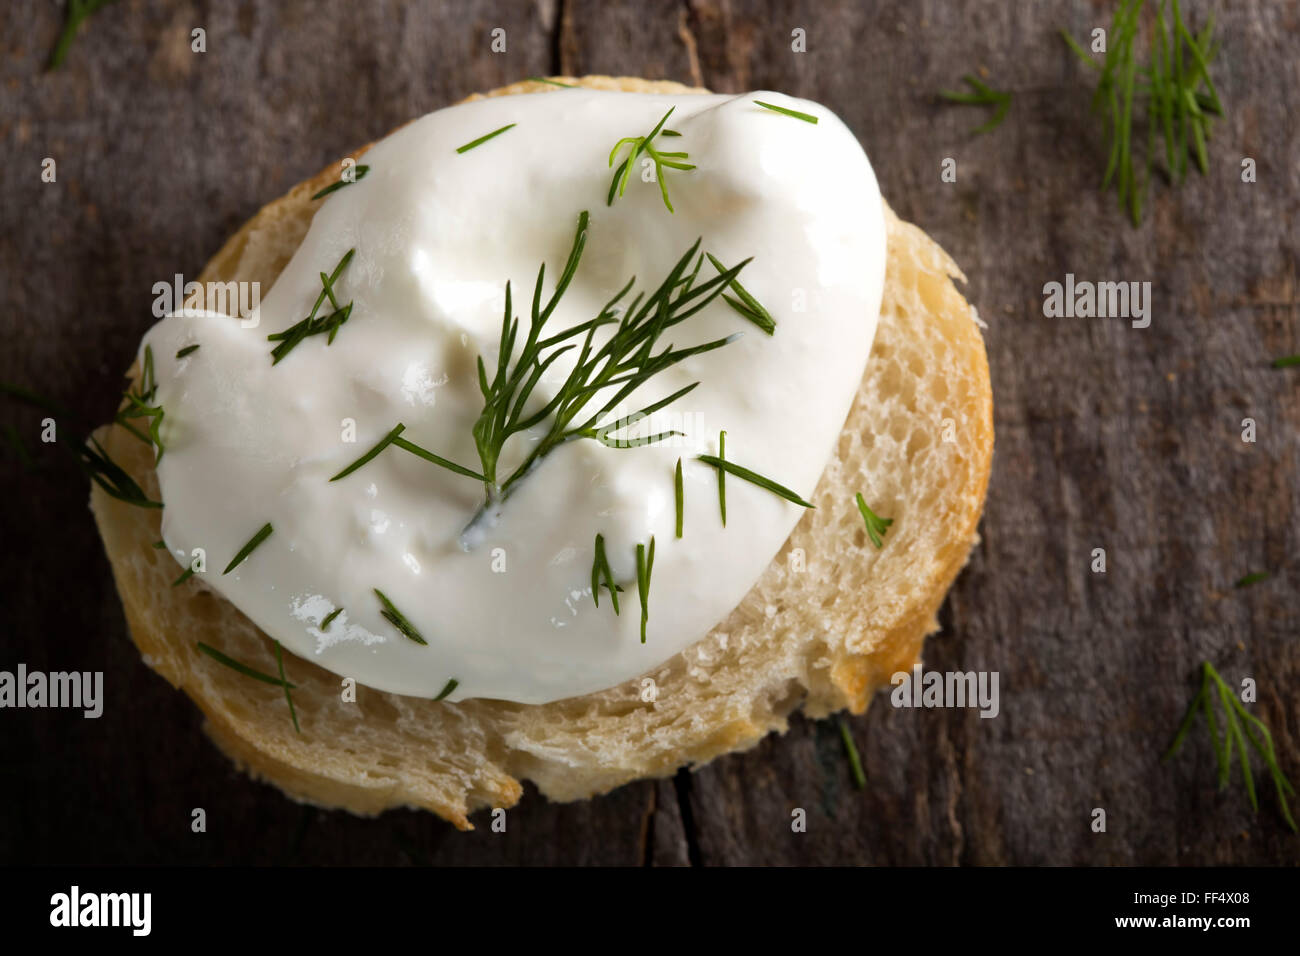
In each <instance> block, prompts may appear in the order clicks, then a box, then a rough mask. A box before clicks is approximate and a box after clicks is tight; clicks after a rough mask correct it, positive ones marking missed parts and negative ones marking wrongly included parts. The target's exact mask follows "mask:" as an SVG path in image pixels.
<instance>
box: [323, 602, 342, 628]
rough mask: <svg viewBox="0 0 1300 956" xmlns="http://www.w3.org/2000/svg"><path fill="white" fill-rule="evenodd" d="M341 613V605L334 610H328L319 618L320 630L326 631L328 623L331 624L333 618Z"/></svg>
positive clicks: (328, 626)
mask: <svg viewBox="0 0 1300 956" xmlns="http://www.w3.org/2000/svg"><path fill="white" fill-rule="evenodd" d="M342 613H343V608H341V607H336V608H335V609H334V610H332V611H330V612H329V613H328V614H326V615H325V617H324V618H323V619H322V620H321V622H320V629H321V630H322V631H328V630H329V628H330V625H331V624H332V623H334V619H335V618H336V617H338V616H339V615H340V614H342Z"/></svg>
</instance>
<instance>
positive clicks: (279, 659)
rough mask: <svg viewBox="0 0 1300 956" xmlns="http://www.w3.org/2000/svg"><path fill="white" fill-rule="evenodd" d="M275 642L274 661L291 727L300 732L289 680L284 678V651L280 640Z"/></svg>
mask: <svg viewBox="0 0 1300 956" xmlns="http://www.w3.org/2000/svg"><path fill="white" fill-rule="evenodd" d="M273 643H274V644H275V663H276V665H277V666H278V667H279V668H280V683H281V684H283V685H284V699H285V700H286V701H288V702H289V716H290V717H292V718H293V729H294V730H295V731H297V732H298V733H302V728H301V727H299V726H298V710H297V708H295V707H294V706H293V696H292V695H291V694H290V693H289V682H288V681H287V680H285V678H284V652H283V651H281V649H280V642H279V641H274V642H273Z"/></svg>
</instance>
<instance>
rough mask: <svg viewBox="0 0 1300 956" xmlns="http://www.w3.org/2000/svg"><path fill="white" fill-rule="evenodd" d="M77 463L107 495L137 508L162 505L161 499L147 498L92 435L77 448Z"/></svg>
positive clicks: (159, 506)
mask: <svg viewBox="0 0 1300 956" xmlns="http://www.w3.org/2000/svg"><path fill="white" fill-rule="evenodd" d="M92 445H93V446H94V447H93V448H92V447H91V446H92ZM77 464H78V465H80V466H81V470H82V471H84V472H85V473H86V475H87V477H89V478H90V480H91V481H93V482H94V483H95V484H97V485H99V487H100V488H102V489H103V490H104V493H105V494H107V495H109V497H112V498H116V499H117V500H118V501H125V502H126V503H127V504H130V505H135V506H137V507H139V508H161V507H162V506H163V505H162V502H161V501H151V500H150V499H149V497H148V496H147V495H146V494H145V493H144V490H143V489H141V487H140V486H139V485H138V484H136V483H135V480H134V479H133V478H132V477H131V476H130V475H128V474H127V473H126V472H125V471H123V470H122V468H121V467H120V466H119V465H118V464H117V463H116V462H114V461H113V459H111V458H110V457H109V456H108V452H106V451H104V447H103V446H102V445H101V444H100V443H99V442H98V441H97V440H96V439H95V437H94V436H93V435H92V436H91V437H90V438H89V439H87V444H84V445H81V446H79V447H78V448H77Z"/></svg>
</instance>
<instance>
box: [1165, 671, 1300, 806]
mask: <svg viewBox="0 0 1300 956" xmlns="http://www.w3.org/2000/svg"><path fill="white" fill-rule="evenodd" d="M1216 697H1217V698H1218V699H1219V703H1220V705H1221V706H1222V708H1223V717H1224V723H1225V726H1224V732H1223V736H1222V737H1220V736H1219V725H1218V720H1217V718H1216V716H1215V704H1214V700H1215V698H1216ZM1198 711H1204V713H1205V723H1206V725H1207V726H1208V727H1209V731H1210V744H1211V745H1212V746H1213V748H1214V756H1215V759H1216V760H1217V761H1218V768H1219V769H1218V781H1219V789H1220V790H1224V789H1226V788H1227V786H1228V780H1229V777H1230V775H1231V766H1232V753H1233V748H1234V746H1235V747H1236V750H1237V755H1238V757H1239V759H1240V761H1241V775H1242V778H1243V780H1244V781H1245V784H1246V796H1247V798H1248V799H1249V800H1250V806H1251V809H1253V810H1254V811H1255V812H1256V813H1258V812H1259V800H1258V799H1257V797H1256V796H1255V774H1254V771H1253V770H1252V769H1251V766H1250V755H1249V754H1248V753H1247V752H1246V744H1247V742H1249V744H1250V746H1251V747H1253V748H1254V750H1255V752H1256V753H1258V754H1259V755H1260V757H1262V758H1263V760H1264V763H1265V765H1266V766H1267V767H1268V771H1269V774H1270V775H1271V776H1272V778H1273V786H1274V787H1275V788H1276V789H1277V801H1278V806H1279V807H1280V808H1281V810H1282V816H1283V818H1284V819H1285V820H1286V822H1287V826H1289V827H1290V828H1291V829H1292V830H1293V831H1295V832H1300V830H1298V829H1297V827H1296V822H1295V818H1294V817H1292V816H1291V807H1290V805H1289V804H1288V803H1287V797H1288V796H1294V795H1295V788H1294V787H1292V786H1291V782H1290V781H1289V780H1287V778H1286V775H1285V774H1283V773H1282V768H1281V767H1280V766H1278V762H1277V753H1276V751H1275V750H1274V749H1273V735H1272V734H1271V733H1269V730H1268V727H1266V726H1265V725H1264V723H1263V721H1261V720H1260V719H1259V718H1257V717H1256V716H1254V715H1253V714H1251V713H1250V712H1249V711H1248V710H1246V708H1245V707H1244V706H1243V705H1242V703H1241V700H1240V698H1238V696H1237V694H1236V693H1235V692H1234V691H1233V689H1232V688H1231V687H1229V686H1228V684H1227V683H1226V682H1225V681H1224V679H1223V678H1222V677H1220V676H1219V673H1218V671H1216V670H1215V669H1214V668H1213V667H1212V666H1211V664H1210V662H1209V661H1205V662H1204V663H1203V664H1202V665H1201V687H1200V690H1198V691H1197V692H1196V696H1195V697H1193V698H1192V702H1191V704H1190V705H1189V706H1188V708H1187V716H1186V717H1184V718H1183V722H1182V725H1181V726H1180V727H1179V728H1178V733H1177V734H1176V735H1175V736H1174V742H1173V743H1172V744H1171V745H1170V747H1169V750H1168V752H1166V753H1165V755H1164V757H1162V758H1161V759H1162V760H1168V759H1169V758H1170V757H1172V756H1173V755H1174V754H1176V753H1178V749H1179V748H1180V747H1181V746H1182V744H1183V740H1184V738H1185V737H1186V736H1187V732H1188V731H1189V730H1190V729H1191V726H1192V722H1193V721H1194V720H1195V719H1196V714H1197V712H1198Z"/></svg>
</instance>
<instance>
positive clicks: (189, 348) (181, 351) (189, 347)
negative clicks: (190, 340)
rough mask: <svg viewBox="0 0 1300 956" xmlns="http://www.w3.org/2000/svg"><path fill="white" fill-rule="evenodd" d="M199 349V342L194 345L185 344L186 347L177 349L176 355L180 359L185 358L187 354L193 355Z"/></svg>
mask: <svg viewBox="0 0 1300 956" xmlns="http://www.w3.org/2000/svg"><path fill="white" fill-rule="evenodd" d="M198 350H199V343H197V342H196V343H195V344H193V345H187V346H185V348H183V349H179V350H177V352H176V357H177V358H178V359H182V358H185V356H187V355H192V354H193V353H195V352H197V351H198Z"/></svg>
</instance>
